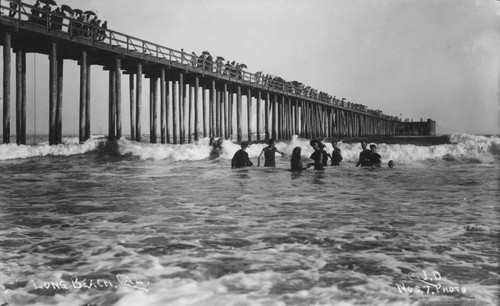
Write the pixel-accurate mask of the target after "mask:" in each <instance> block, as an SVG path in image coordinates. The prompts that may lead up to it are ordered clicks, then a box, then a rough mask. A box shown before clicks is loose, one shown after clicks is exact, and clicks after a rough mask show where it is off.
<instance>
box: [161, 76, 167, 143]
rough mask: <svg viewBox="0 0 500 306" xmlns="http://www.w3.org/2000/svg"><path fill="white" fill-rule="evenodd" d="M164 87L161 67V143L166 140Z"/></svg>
mask: <svg viewBox="0 0 500 306" xmlns="http://www.w3.org/2000/svg"><path fill="white" fill-rule="evenodd" d="M166 98H167V96H166V89H165V68H163V67H161V69H160V134H161V135H160V137H161V143H163V144H164V143H165V142H166V140H167V137H166V132H167V128H166V112H167V110H166V108H167V100H166Z"/></svg>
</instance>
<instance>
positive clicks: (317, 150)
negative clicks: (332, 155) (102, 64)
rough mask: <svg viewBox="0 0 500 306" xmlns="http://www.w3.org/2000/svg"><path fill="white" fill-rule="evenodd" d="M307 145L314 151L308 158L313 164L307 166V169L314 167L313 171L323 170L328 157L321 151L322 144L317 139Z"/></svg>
mask: <svg viewBox="0 0 500 306" xmlns="http://www.w3.org/2000/svg"><path fill="white" fill-rule="evenodd" d="M309 144H310V145H311V147H313V149H314V153H313V154H311V157H310V159H312V160H313V161H314V163H309V164H307V167H310V166H314V170H325V168H324V164H325V163H326V161H328V156H327V155H326V152H325V150H323V147H324V146H323V144H322V143H321V142H320V141H319V140H317V139H313V140H311V141H310V142H309Z"/></svg>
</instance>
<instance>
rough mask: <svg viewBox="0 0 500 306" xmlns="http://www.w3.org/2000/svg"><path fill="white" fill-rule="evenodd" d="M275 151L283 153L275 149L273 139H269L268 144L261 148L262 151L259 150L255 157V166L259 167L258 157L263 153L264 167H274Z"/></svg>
mask: <svg viewBox="0 0 500 306" xmlns="http://www.w3.org/2000/svg"><path fill="white" fill-rule="evenodd" d="M276 153H279V154H281V155H282V156H283V154H285V153H283V152H280V151H278V149H276V147H275V141H274V139H269V141H268V146H267V147H265V148H264V149H262V152H260V155H259V157H258V158H257V166H259V167H260V157H261V156H262V154H264V159H265V162H264V167H276Z"/></svg>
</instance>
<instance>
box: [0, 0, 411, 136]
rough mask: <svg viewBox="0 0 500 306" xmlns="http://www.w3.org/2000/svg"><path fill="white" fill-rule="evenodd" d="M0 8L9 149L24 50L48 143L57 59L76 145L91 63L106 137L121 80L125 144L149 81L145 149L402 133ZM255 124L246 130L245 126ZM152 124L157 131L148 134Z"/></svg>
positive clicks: (45, 15) (377, 119) (112, 36)
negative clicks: (43, 91) (71, 96)
mask: <svg viewBox="0 0 500 306" xmlns="http://www.w3.org/2000/svg"><path fill="white" fill-rule="evenodd" d="M14 4H16V5H14ZM0 8H1V9H0V10H1V12H2V15H1V16H0V27H1V28H0V44H1V45H2V46H3V62H4V65H3V67H4V71H3V79H4V83H3V142H4V143H8V142H9V139H10V134H11V126H10V124H11V120H10V119H11V118H10V107H11V103H12V94H11V92H10V90H11V89H10V88H11V83H10V82H11V78H12V71H11V69H10V67H11V60H12V57H11V54H12V52H13V54H15V60H16V66H15V67H16V69H15V76H16V77H15V82H16V87H15V88H16V92H15V98H16V118H15V120H16V140H17V143H18V144H26V53H37V54H46V55H48V58H49V63H50V65H49V67H50V69H49V81H50V82H49V105H48V107H49V143H50V144H58V143H61V139H62V114H63V112H62V107H63V103H64V101H63V93H62V90H63V81H64V76H63V60H73V61H76V62H78V64H79V66H80V96H79V97H80V100H79V123H78V124H79V138H80V142H84V141H85V140H87V139H89V138H90V136H91V135H90V125H91V118H90V107H91V105H92V101H91V99H90V97H91V95H90V92H91V86H90V84H91V70H92V66H101V67H103V69H104V70H106V71H109V105H108V109H109V117H108V139H109V140H110V141H113V140H116V139H119V138H120V137H122V136H123V134H124V131H123V129H122V112H123V103H122V98H123V97H124V96H125V95H123V94H122V92H121V84H122V81H125V82H128V84H129V93H128V95H127V96H128V102H129V109H130V118H128V120H130V127H131V130H130V135H131V138H132V139H133V140H136V141H142V140H143V138H142V135H143V132H144V131H143V127H142V126H141V118H142V116H143V115H144V114H143V113H142V109H143V108H142V106H143V103H145V102H146V101H143V100H142V96H143V94H142V91H143V90H144V88H143V86H142V82H143V79H144V78H148V79H149V80H150V88H149V112H150V113H149V123H150V124H149V137H150V139H149V141H150V142H152V143H156V142H158V141H160V142H161V143H173V144H183V143H186V142H193V141H198V139H199V138H200V137H223V138H225V139H233V140H236V141H242V140H247V139H248V140H263V139H269V138H271V137H272V138H275V139H282V140H286V139H291V138H292V136H293V135H299V136H300V137H303V138H309V139H310V138H319V137H331V138H334V137H343V136H346V137H358V136H370V135H373V136H384V135H396V134H401V133H404V131H405V130H404V129H401V128H400V127H401V124H402V122H401V121H400V119H398V118H396V117H392V116H388V115H385V114H383V113H382V112H381V111H374V110H370V109H367V108H366V107H361V106H360V105H357V104H354V103H349V102H346V101H344V100H338V99H336V98H335V97H332V96H330V95H328V94H324V93H318V92H317V91H315V90H310V89H308V88H307V87H306V88H304V87H301V86H296V85H294V84H292V83H289V82H283V81H281V80H276V79H271V78H266V77H264V76H262V75H261V74H260V73H249V72H246V71H236V70H231V69H225V68H224V67H221V65H217V64H215V63H214V62H210V61H208V60H207V59H206V58H201V57H194V56H193V55H191V54H189V53H186V52H184V51H177V50H173V49H170V48H167V47H164V46H160V45H158V44H155V43H151V42H148V41H144V40H141V39H138V38H135V37H132V36H129V35H126V34H123V33H119V32H116V31H113V30H110V29H107V28H102V27H96V26H94V25H91V24H89V23H85V22H81V21H78V20H76V19H73V18H69V17H66V16H65V15H64V14H56V13H55V12H54V11H52V12H50V11H42V9H41V8H39V7H38V8H37V7H34V6H33V5H30V4H27V3H23V2H18V1H15V0H0ZM33 12H35V13H33ZM37 12H38V14H37ZM11 50H12V51H11ZM123 75H128V76H129V77H128V79H123V78H122V77H123ZM243 102H245V104H246V108H245V109H244V108H243ZM158 103H159V106H158ZM158 111H159V112H160V115H159V116H158ZM243 116H246V122H247V125H246V126H243V118H245V117H243ZM158 118H159V122H158ZM254 122H255V123H256V129H255V130H253V129H252V127H253V124H252V123H254ZM158 124H159V131H160V135H157V130H158ZM398 127H399V128H398ZM234 128H235V129H234ZM412 132H414V130H412ZM244 135H246V137H245V139H243V138H244Z"/></svg>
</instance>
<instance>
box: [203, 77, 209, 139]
mask: <svg viewBox="0 0 500 306" xmlns="http://www.w3.org/2000/svg"><path fill="white" fill-rule="evenodd" d="M201 109H202V120H203V137H204V138H205V137H207V135H208V134H207V125H208V124H209V123H208V122H207V95H206V92H205V88H204V87H203V85H202V86H201ZM208 126H209V127H210V125H208Z"/></svg>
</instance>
